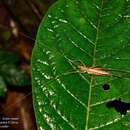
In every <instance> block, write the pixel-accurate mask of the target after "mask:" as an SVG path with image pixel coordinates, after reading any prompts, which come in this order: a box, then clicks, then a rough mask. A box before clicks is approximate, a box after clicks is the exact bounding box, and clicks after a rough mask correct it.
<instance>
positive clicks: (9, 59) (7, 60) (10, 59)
mask: <svg viewBox="0 0 130 130" xmlns="http://www.w3.org/2000/svg"><path fill="white" fill-rule="evenodd" d="M17 61H18V57H17V56H16V55H15V54H13V53H10V52H6V51H1V50H0V66H1V65H3V64H15V63H16V62H17Z"/></svg>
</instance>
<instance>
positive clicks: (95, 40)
mask: <svg viewBox="0 0 130 130" xmlns="http://www.w3.org/2000/svg"><path fill="white" fill-rule="evenodd" d="M83 64H84V65H85V66H87V67H97V66H98V67H100V68H104V69H106V70H107V71H108V70H109V73H111V74H112V76H95V75H93V74H92V75H90V74H87V73H80V72H77V73H76V71H79V69H78V66H79V65H82V66H83ZM112 70H113V71H112ZM114 70H115V71H114ZM129 70H130V0H59V1H58V2H56V3H55V4H54V5H53V6H52V7H51V8H50V9H49V11H48V13H47V14H46V16H45V18H44V20H43V21H42V23H41V25H40V27H39V31H38V35H37V40H36V45H35V47H34V50H33V58H32V81H33V98H34V107H35V114H36V120H37V125H38V128H39V129H40V130H96V129H98V130H116V129H117V130H130V114H129V112H128V113H127V114H126V115H123V116H122V115H121V111H120V112H118V111H117V109H121V106H120V105H122V104H121V103H119V102H118V103H117V104H116V105H117V106H116V109H114V106H113V108H109V107H108V106H109V105H110V104H109V105H106V104H107V103H108V102H109V101H113V100H115V101H118V99H119V98H121V99H122V101H123V102H124V104H125V102H126V103H127V102H130V80H129V76H130V74H129V72H128V73H127V71H129ZM74 71H75V73H72V72H74ZM104 84H108V85H109V86H110V89H109V90H107V91H106V90H104V89H103V87H102V86H103V85H104ZM118 104H119V105H118ZM111 105H112V104H111ZM128 105H129V104H128ZM123 109H124V110H125V108H123Z"/></svg>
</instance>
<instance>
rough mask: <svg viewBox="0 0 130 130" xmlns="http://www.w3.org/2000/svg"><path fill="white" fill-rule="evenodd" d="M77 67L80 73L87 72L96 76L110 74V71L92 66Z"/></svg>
mask: <svg viewBox="0 0 130 130" xmlns="http://www.w3.org/2000/svg"><path fill="white" fill-rule="evenodd" d="M78 68H79V70H80V72H82V73H88V74H91V75H96V76H112V74H111V73H109V72H107V71H105V70H104V69H102V68H92V67H85V66H79V67H78Z"/></svg>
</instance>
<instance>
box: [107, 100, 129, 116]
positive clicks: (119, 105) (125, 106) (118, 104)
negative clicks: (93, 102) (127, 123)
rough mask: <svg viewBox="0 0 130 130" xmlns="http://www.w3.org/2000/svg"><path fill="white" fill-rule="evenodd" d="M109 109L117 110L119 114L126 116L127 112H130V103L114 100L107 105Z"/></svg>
mask: <svg viewBox="0 0 130 130" xmlns="http://www.w3.org/2000/svg"><path fill="white" fill-rule="evenodd" d="M106 106H107V108H115V110H116V111H117V112H119V113H120V114H121V115H126V114H127V111H128V110H130V103H126V102H123V101H121V99H120V98H119V100H113V101H110V102H108V103H107V104H106Z"/></svg>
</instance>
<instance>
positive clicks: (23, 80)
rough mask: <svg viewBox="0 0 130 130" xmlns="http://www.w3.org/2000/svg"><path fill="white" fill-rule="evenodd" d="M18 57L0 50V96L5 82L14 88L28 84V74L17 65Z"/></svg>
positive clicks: (3, 91) (3, 90) (4, 87)
mask: <svg viewBox="0 0 130 130" xmlns="http://www.w3.org/2000/svg"><path fill="white" fill-rule="evenodd" d="M18 62H19V59H18V57H17V56H16V55H15V54H13V53H10V52H5V51H0V96H4V95H5V92H6V84H8V87H9V86H11V87H12V86H13V88H15V89H19V88H21V87H24V86H27V85H29V84H30V78H29V76H28V75H27V74H26V73H25V72H24V71H23V70H22V69H20V67H18Z"/></svg>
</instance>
